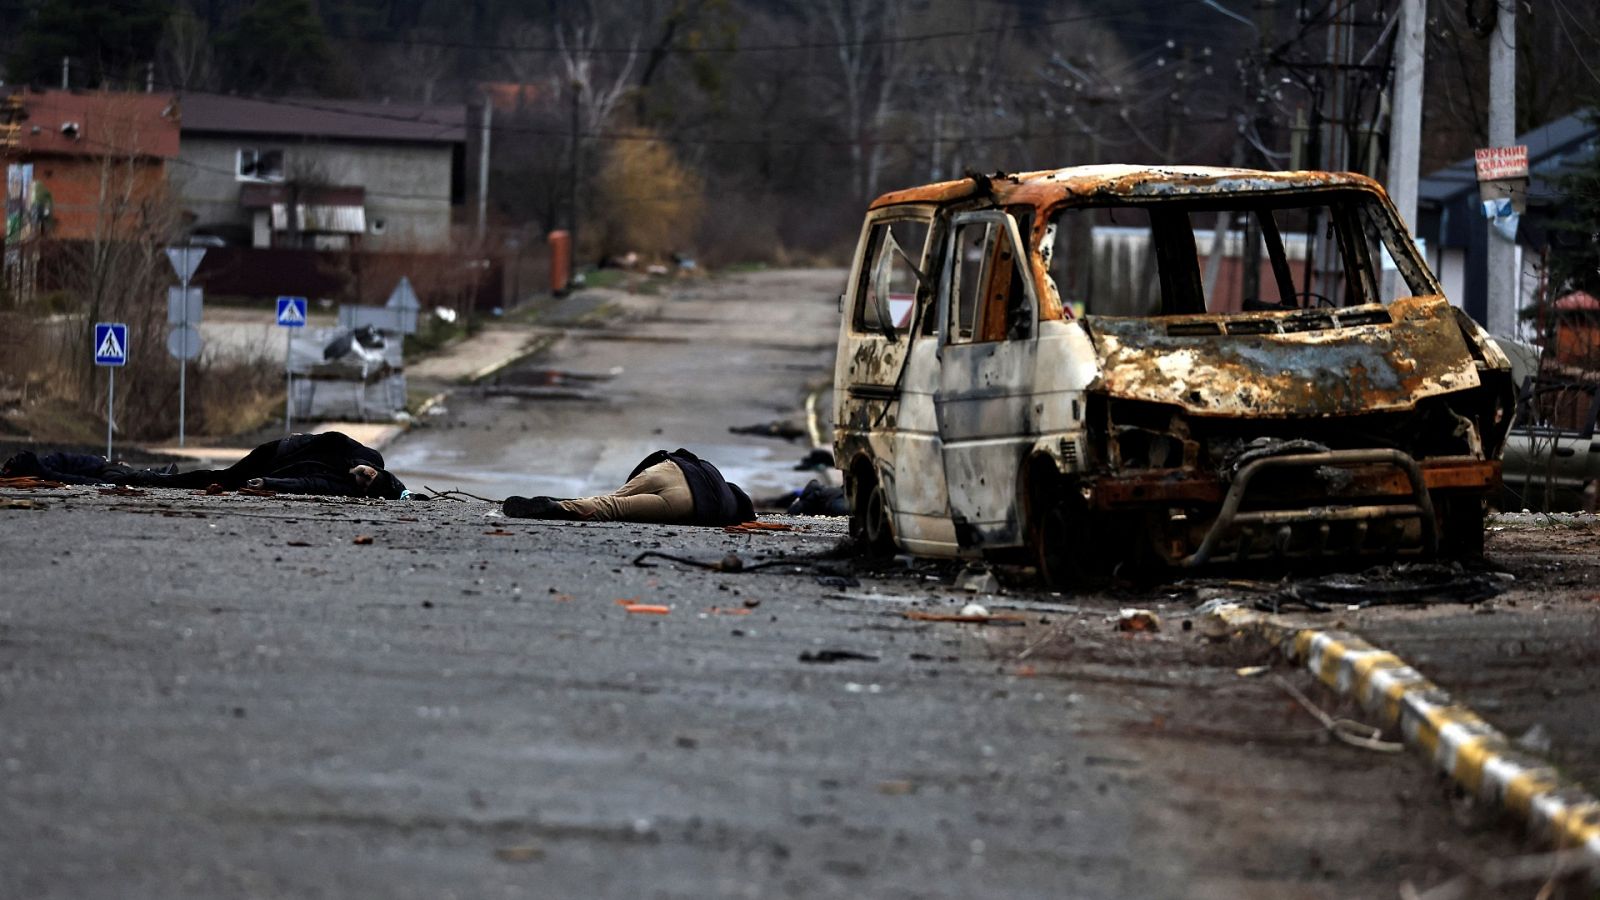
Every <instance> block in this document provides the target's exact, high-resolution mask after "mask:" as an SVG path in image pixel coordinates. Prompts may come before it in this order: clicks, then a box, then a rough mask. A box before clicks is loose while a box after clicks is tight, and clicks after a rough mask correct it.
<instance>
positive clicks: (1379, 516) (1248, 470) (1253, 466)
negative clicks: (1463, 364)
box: [1087, 450, 1500, 568]
mask: <svg viewBox="0 0 1600 900" xmlns="http://www.w3.org/2000/svg"><path fill="white" fill-rule="evenodd" d="M1328 467H1332V468H1337V469H1340V470H1343V472H1344V473H1345V475H1344V480H1343V483H1342V484H1341V485H1340V486H1339V487H1338V488H1337V489H1331V490H1302V491H1301V492H1300V493H1299V494H1298V495H1297V496H1293V497H1285V496H1278V495H1276V493H1275V494H1274V495H1268V494H1266V493H1264V491H1263V490H1262V488H1261V487H1260V485H1259V484H1256V482H1258V480H1259V478H1260V476H1261V475H1262V474H1263V473H1267V472H1274V471H1277V472H1282V471H1283V470H1295V469H1298V470H1301V471H1303V472H1304V473H1305V478H1304V479H1303V480H1299V481H1298V484H1300V485H1301V486H1302V487H1303V486H1305V485H1316V484H1318V483H1319V482H1320V481H1321V479H1319V478H1318V473H1319V470H1324V469H1326V468H1328ZM1274 481H1275V482H1276V484H1275V486H1274V487H1273V488H1271V490H1274V491H1275V492H1276V491H1279V490H1281V489H1282V487H1283V484H1282V479H1281V478H1280V479H1274ZM1499 484H1500V463H1499V462H1498V461H1493V460H1489V461H1485V460H1477V459H1471V458H1461V457H1456V458H1445V459H1436V460H1429V461H1427V462H1424V463H1419V462H1418V461H1417V460H1416V459H1415V458H1413V457H1412V456H1411V455H1409V454H1407V453H1403V452H1401V451H1398V450H1332V451H1328V452H1325V453H1297V454H1293V455H1286V456H1269V457H1264V458H1262V459H1257V460H1253V461H1251V462H1249V463H1247V464H1245V465H1244V466H1242V467H1240V469H1239V471H1238V473H1237V474H1235V475H1234V477H1233V479H1232V481H1231V482H1224V481H1223V480H1222V478H1221V477H1220V476H1211V477H1196V476H1193V475H1191V474H1190V473H1186V472H1182V471H1173V470H1165V471H1156V472H1149V473H1140V474H1138V475H1132V476H1122V477H1113V478H1104V479H1100V480H1097V481H1094V482H1093V483H1092V484H1090V485H1089V486H1088V487H1089V489H1088V491H1087V500H1088V501H1089V505H1090V506H1091V507H1092V508H1096V509H1102V510H1115V509H1129V508H1146V509H1149V508H1152V507H1157V508H1159V507H1163V506H1169V507H1170V506H1177V507H1202V508H1204V507H1213V506H1215V507H1218V511H1217V514H1216V517H1215V519H1214V520H1213V521H1212V522H1211V525H1210V527H1209V528H1207V529H1206V532H1205V535H1204V537H1203V538H1201V540H1200V542H1199V544H1198V546H1196V548H1195V550H1194V551H1193V552H1192V553H1189V554H1187V555H1178V556H1177V557H1176V558H1173V559H1172V562H1173V563H1174V564H1175V565H1178V566H1182V567H1185V568H1190V567H1195V566H1201V565H1205V564H1206V563H1209V562H1217V561H1222V560H1224V559H1241V558H1270V557H1273V556H1279V557H1313V556H1322V555H1339V554H1342V553H1347V552H1352V547H1351V546H1350V544H1351V542H1350V541H1343V542H1335V543H1334V544H1332V545H1330V544H1329V537H1330V531H1331V530H1332V529H1333V528H1335V527H1340V526H1339V523H1354V524H1352V525H1350V526H1348V529H1347V530H1349V531H1351V532H1353V533H1354V535H1355V537H1356V538H1357V539H1359V538H1364V537H1365V535H1366V531H1367V526H1368V525H1370V524H1371V523H1374V522H1378V521H1384V520H1394V519H1415V520H1416V521H1417V522H1418V523H1419V525H1420V539H1421V542H1420V545H1414V546H1412V547H1411V548H1409V549H1410V550H1411V551H1412V552H1425V553H1430V554H1431V553H1433V552H1435V551H1436V550H1437V549H1438V529H1437V527H1436V522H1435V518H1434V509H1433V500H1432V496H1431V493H1430V492H1431V491H1435V490H1438V491H1448V492H1451V493H1460V494H1463V495H1477V496H1484V495H1487V494H1488V493H1489V492H1491V491H1493V490H1495V489H1497V488H1498V487H1499ZM1341 497H1349V498H1359V499H1356V500H1352V501H1351V502H1345V501H1341V499H1340V498H1341ZM1247 505H1248V506H1249V507H1250V508H1246V506H1247ZM1308 527H1309V528H1311V529H1313V533H1312V534H1311V535H1310V537H1309V539H1308V540H1302V541H1300V542H1299V543H1298V544H1296V545H1295V546H1294V547H1293V548H1291V546H1290V544H1291V541H1290V538H1291V536H1292V533H1293V532H1295V531H1296V530H1300V531H1304V530H1305V529H1307V528H1308ZM1252 532H1255V533H1260V532H1268V533H1271V534H1274V535H1275V536H1276V540H1275V541H1273V542H1272V544H1273V545H1274V549H1272V550H1270V551H1268V552H1247V551H1246V550H1245V549H1244V548H1243V547H1239V548H1235V550H1234V551H1233V552H1222V553H1219V552H1218V550H1219V546H1220V545H1221V544H1222V542H1223V541H1224V539H1225V538H1226V537H1228V536H1230V535H1243V534H1249V533H1252ZM1341 544H1342V545H1343V546H1340V545H1341ZM1393 549H1394V550H1396V551H1398V550H1399V549H1401V548H1393Z"/></svg>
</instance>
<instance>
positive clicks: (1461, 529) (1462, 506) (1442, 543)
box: [1434, 496, 1484, 561]
mask: <svg viewBox="0 0 1600 900" xmlns="http://www.w3.org/2000/svg"><path fill="white" fill-rule="evenodd" d="M1434 505H1435V507H1436V508H1437V509H1438V514H1439V519H1438V521H1439V555H1440V556H1441V557H1443V558H1445V559H1455V560H1462V561H1470V560H1475V559H1482V558H1483V519H1484V506H1483V498H1482V497H1476V496H1471V497H1446V498H1440V499H1438V500H1436V501H1434Z"/></svg>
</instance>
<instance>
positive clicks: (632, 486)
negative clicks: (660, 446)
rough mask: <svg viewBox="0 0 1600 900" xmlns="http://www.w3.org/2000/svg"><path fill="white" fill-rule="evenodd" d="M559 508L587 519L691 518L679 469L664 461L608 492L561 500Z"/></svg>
mask: <svg viewBox="0 0 1600 900" xmlns="http://www.w3.org/2000/svg"><path fill="white" fill-rule="evenodd" d="M561 508H562V509H565V510H566V511H567V512H570V513H573V514H574V515H576V516H578V517H579V518H581V519H587V520H589V521H591V522H617V521H625V522H687V521H689V520H691V519H693V518H694V496H693V495H692V494H690V493H689V482H688V480H686V479H685V478H684V477H683V471H682V470H681V469H679V468H678V466H677V464H676V463H674V462H671V461H666V462H658V463H656V464H655V465H653V466H651V467H649V468H648V469H645V470H644V471H643V472H640V473H639V474H638V475H635V476H634V477H632V478H630V479H628V483H627V484H625V485H623V486H622V487H619V488H617V489H616V490H615V491H612V492H611V493H609V494H604V495H601V496H599V497H579V498H577V499H576V500H562V501H561Z"/></svg>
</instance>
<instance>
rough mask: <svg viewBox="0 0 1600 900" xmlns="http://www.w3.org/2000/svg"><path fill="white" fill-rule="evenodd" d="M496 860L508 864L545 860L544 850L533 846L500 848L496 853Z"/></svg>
mask: <svg viewBox="0 0 1600 900" xmlns="http://www.w3.org/2000/svg"><path fill="white" fill-rule="evenodd" d="M494 858H495V859H498V860H500V861H501V862H508V863H525V862H535V861H537V860H541V859H544V848H543V847H536V846H534V845H532V844H529V845H526V846H521V847H498V848H496V849H495V851H494Z"/></svg>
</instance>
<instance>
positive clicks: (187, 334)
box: [167, 325, 200, 360]
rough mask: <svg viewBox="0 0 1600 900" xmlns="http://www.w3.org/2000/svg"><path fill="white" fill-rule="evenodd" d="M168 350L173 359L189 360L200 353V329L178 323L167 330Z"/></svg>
mask: <svg viewBox="0 0 1600 900" xmlns="http://www.w3.org/2000/svg"><path fill="white" fill-rule="evenodd" d="M167 352H168V353H170V354H172V358H173V359H183V360H189V359H194V358H195V357H196V356H199V355H200V331H199V329H196V328H193V327H190V326H188V325H178V326H176V327H174V328H173V329H172V330H171V331H169V332H167Z"/></svg>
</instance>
